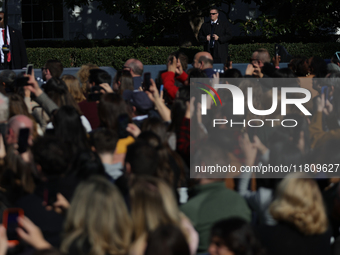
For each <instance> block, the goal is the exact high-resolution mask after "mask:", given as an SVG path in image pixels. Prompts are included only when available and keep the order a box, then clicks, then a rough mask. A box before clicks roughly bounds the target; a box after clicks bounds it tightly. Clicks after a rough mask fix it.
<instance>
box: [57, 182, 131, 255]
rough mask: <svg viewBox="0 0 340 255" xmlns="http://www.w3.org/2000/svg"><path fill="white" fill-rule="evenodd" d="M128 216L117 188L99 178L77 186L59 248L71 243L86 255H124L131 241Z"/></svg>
mask: <svg viewBox="0 0 340 255" xmlns="http://www.w3.org/2000/svg"><path fill="white" fill-rule="evenodd" d="M131 231H132V228H131V219H130V217H129V214H128V210H127V208H126V206H125V203H124V200H123V198H122V196H121V194H120V192H119V191H118V189H117V188H116V187H115V186H114V185H113V184H112V183H110V182H109V181H108V180H106V179H104V178H103V177H99V176H96V177H91V178H90V179H89V180H87V181H85V182H83V183H81V184H79V185H78V187H77V189H76V192H75V195H74V197H73V199H72V203H71V206H70V209H69V210H68V212H67V217H66V223H65V229H64V238H63V241H62V244H61V251H62V252H63V253H66V254H67V253H68V252H69V249H70V247H71V245H73V244H75V246H76V247H77V248H78V249H79V250H80V251H82V250H83V248H84V247H86V243H89V244H90V247H91V248H90V251H89V253H88V254H89V255H105V254H111V255H113V254H126V253H127V251H128V248H129V245H130V242H131Z"/></svg>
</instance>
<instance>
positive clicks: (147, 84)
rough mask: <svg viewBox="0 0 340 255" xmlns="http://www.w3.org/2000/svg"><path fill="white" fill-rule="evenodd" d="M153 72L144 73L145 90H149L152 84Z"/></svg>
mask: <svg viewBox="0 0 340 255" xmlns="http://www.w3.org/2000/svg"><path fill="white" fill-rule="evenodd" d="M150 79H151V73H145V74H144V80H143V89H144V90H145V91H149V89H150V86H151V80H150Z"/></svg>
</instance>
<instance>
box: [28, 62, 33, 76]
mask: <svg viewBox="0 0 340 255" xmlns="http://www.w3.org/2000/svg"><path fill="white" fill-rule="evenodd" d="M32 70H33V65H32V64H28V65H27V66H26V74H29V75H32Z"/></svg>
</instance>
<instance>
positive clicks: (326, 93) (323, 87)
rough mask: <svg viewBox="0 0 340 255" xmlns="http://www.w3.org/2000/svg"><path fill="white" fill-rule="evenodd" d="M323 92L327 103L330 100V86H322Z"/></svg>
mask: <svg viewBox="0 0 340 255" xmlns="http://www.w3.org/2000/svg"><path fill="white" fill-rule="evenodd" d="M321 94H324V95H325V105H326V101H327V100H328V86H322V87H321Z"/></svg>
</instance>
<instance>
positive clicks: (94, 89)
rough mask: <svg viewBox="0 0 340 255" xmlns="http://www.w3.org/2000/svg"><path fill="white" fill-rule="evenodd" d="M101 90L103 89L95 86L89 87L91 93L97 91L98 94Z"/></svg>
mask: <svg viewBox="0 0 340 255" xmlns="http://www.w3.org/2000/svg"><path fill="white" fill-rule="evenodd" d="M102 89H103V88H102V87H100V86H97V85H95V86H93V87H91V92H97V91H98V92H100V91H101V90H102Z"/></svg>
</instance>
